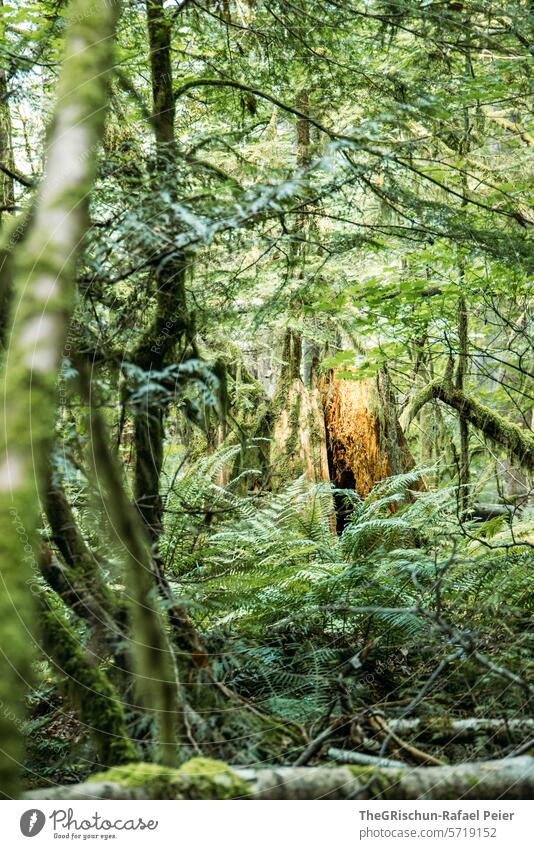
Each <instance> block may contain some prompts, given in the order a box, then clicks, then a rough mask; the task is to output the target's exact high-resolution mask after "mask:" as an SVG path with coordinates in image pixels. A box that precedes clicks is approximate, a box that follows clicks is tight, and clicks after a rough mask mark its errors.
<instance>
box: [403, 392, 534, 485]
mask: <svg viewBox="0 0 534 849" xmlns="http://www.w3.org/2000/svg"><path fill="white" fill-rule="evenodd" d="M432 400H438V401H442V402H443V403H444V404H447V405H448V406H449V407H452V408H453V409H454V410H458V412H459V413H460V414H461V415H462V416H463V418H464V419H465V420H466V421H468V422H469V423H470V424H472V425H473V427H476V428H477V430H479V431H480V432H481V433H482V434H483V435H484V436H485V437H486V439H488V440H489V441H490V442H493V443H495V444H496V445H500V446H501V447H502V448H504V449H505V450H506V451H507V452H508V453H509V454H510V456H512V457H514V458H515V459H516V460H518V461H519V462H520V463H522V464H523V465H524V466H526V467H527V468H529V469H534V436H533V435H532V434H531V433H529V432H528V431H526V430H523V429H522V428H520V427H519V425H516V424H514V423H513V422H510V421H508V419H506V418H505V417H504V416H501V415H499V413H495V412H494V411H493V410H490V408H489V407H486V405H485V404H482V403H481V402H480V401H478V400H477V399H476V398H474V397H473V396H472V395H470V394H468V393H467V392H463V391H462V390H460V389H456V388H455V387H454V386H453V385H452V384H450V383H449V382H448V381H445V380H434V381H433V382H432V383H429V384H428V386H426V387H425V388H424V389H422V390H421V392H419V393H418V394H417V395H416V396H415V398H414V399H413V400H412V403H411V405H410V407H409V409H408V411H407V413H406V414H405V421H406V424H407V425H409V424H410V422H411V421H413V419H414V418H415V416H416V415H417V413H418V412H419V410H421V409H422V407H424V406H425V404H428V402H429V401H432Z"/></svg>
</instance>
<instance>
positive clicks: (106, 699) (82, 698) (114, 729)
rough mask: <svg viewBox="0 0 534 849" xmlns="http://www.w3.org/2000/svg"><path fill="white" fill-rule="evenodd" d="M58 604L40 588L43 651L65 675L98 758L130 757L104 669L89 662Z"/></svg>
mask: <svg viewBox="0 0 534 849" xmlns="http://www.w3.org/2000/svg"><path fill="white" fill-rule="evenodd" d="M62 607H63V606H62V605H61V604H60V603H59V599H57V597H56V596H55V594H53V593H44V592H43V593H42V595H41V596H40V598H39V613H40V621H41V623H42V628H43V637H44V644H45V648H46V651H47V652H48V653H49V654H50V656H51V659H52V661H53V662H54V663H55V665H56V666H57V668H58V669H59V670H60V671H61V673H62V674H63V675H65V677H66V679H67V682H68V688H69V692H70V695H71V700H72V701H73V702H74V703H75V704H76V705H77V706H78V709H79V712H80V716H81V719H82V721H83V722H84V723H85V724H86V725H87V726H88V728H89V730H90V732H91V734H92V735H93V736H94V738H95V742H96V745H97V748H98V752H99V756H100V758H101V759H102V761H103V762H104V763H106V764H120V763H125V762H129V761H134V760H135V759H136V757H137V755H136V752H135V748H134V746H133V743H132V741H131V740H130V739H129V737H128V733H127V731H126V722H125V718H124V711H123V707H122V703H121V701H120V699H119V698H118V696H117V693H116V692H115V689H114V687H113V685H112V684H111V682H110V681H109V679H108V677H107V675H106V674H105V672H104V671H103V670H102V669H100V668H99V667H98V666H94V665H93V664H92V663H91V662H90V660H89V658H88V657H87V655H86V654H85V652H84V650H83V648H82V647H81V645H80V642H79V640H78V636H77V634H76V632H75V630H74V628H73V627H72V625H71V624H70V623H69V622H68V620H67V619H66V618H65V617H64V613H63V609H62Z"/></svg>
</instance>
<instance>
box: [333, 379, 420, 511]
mask: <svg viewBox="0 0 534 849" xmlns="http://www.w3.org/2000/svg"><path fill="white" fill-rule="evenodd" d="M323 403H324V409H325V419H326V430H327V438H328V454H329V462H330V477H331V480H332V483H333V484H334V485H335V486H337V487H339V488H340V489H353V490H356V492H357V493H358V494H359V495H360V496H361V497H362V498H365V497H366V496H367V495H369V493H370V491H371V490H372V488H373V487H374V485H375V484H376V483H378V481H381V480H383V479H384V478H386V477H388V476H389V475H395V474H400V473H402V472H406V471H409V470H410V469H412V468H413V467H414V466H415V460H414V459H413V457H412V455H411V452H410V449H409V448H408V444H407V442H406V439H405V437H404V433H403V431H402V429H401V427H400V425H399V422H398V419H397V413H396V409H395V404H394V398H393V395H392V391H391V388H390V385H389V378H388V376H387V372H385V373H382V374H380V375H379V376H378V377H377V378H371V379H368V380H345V379H343V378H338V377H337V376H336V374H335V373H334V372H332V373H331V374H330V377H329V379H328V381H325V383H324V386H323Z"/></svg>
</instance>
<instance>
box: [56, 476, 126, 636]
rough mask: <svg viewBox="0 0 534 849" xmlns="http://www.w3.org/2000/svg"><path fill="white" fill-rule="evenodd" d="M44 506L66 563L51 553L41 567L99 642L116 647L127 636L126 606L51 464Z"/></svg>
mask: <svg viewBox="0 0 534 849" xmlns="http://www.w3.org/2000/svg"><path fill="white" fill-rule="evenodd" d="M44 506H45V511H46V516H47V519H48V522H49V524H50V530H51V536H52V541H53V542H54V544H55V545H56V546H57V548H58V550H59V552H60V554H61V556H62V559H63V562H64V564H65V565H64V567H63V568H62V567H61V564H57V565H56V564H54V563H52V560H51V554H50V553H49V555H48V556H46V557H45V558H44V559H42V560H41V563H42V567H41V569H43V566H44V569H45V572H46V573H47V575H48V577H49V578H50V581H49V583H50V585H51V586H52V588H53V589H54V590H56V592H58V593H59V595H61V597H62V598H63V600H64V601H65V603H66V604H68V606H69V607H70V608H71V610H72V611H73V612H74V613H75V614H76V615H77V616H79V617H81V618H82V619H85V620H86V621H87V622H88V623H89V624H90V625H91V627H92V628H93V629H94V631H95V632H96V635H97V636H98V639H99V643H100V644H101V645H102V646H104V645H106V644H107V645H108V647H112V646H113V643H114V641H116V640H117V639H118V638H120V637H121V636H124V628H125V626H126V624H127V615H126V608H125V606H124V604H123V603H122V601H121V600H119V599H117V597H116V596H115V595H114V594H113V593H112V591H111V590H110V589H109V587H108V586H107V585H106V583H105V581H104V578H103V575H102V569H101V564H100V563H99V562H98V560H97V558H96V557H95V555H94V554H93V552H92V551H91V550H90V549H89V547H88V545H87V543H86V542H85V540H84V538H83V536H82V533H81V531H80V529H79V527H78V524H77V522H76V519H75V517H74V514H73V512H72V509H71V506H70V504H69V502H68V500H67V496H66V494H65V490H64V489H63V486H62V483H61V482H60V480H59V478H58V475H57V473H55V472H54V471H52V468H51V467H49V470H48V476H47V480H46V482H45V487H44ZM45 577H46V575H45Z"/></svg>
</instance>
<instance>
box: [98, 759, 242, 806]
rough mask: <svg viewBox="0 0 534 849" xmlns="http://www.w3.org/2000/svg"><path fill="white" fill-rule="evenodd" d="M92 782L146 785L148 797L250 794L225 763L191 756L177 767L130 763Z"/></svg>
mask: <svg viewBox="0 0 534 849" xmlns="http://www.w3.org/2000/svg"><path fill="white" fill-rule="evenodd" d="M90 780H91V781H95V782H109V783H113V784H122V785H125V786H127V787H145V788H146V794H147V797H148V798H151V799H237V798H240V797H243V796H247V795H250V787H249V786H248V784H247V783H246V782H245V781H243V780H242V779H241V778H239V776H237V775H236V774H235V772H234V771H233V770H232V769H230V767H229V766H228V764H226V763H224V762H223V761H215V760H212V759H211V758H202V757H199V758H193V759H192V760H190V761H187V763H185V764H183V765H182V766H181V767H180V768H179V769H165V767H161V766H158V765H156V764H149V763H133V764H125V765H124V766H119V767H114V768H112V769H109V770H107V772H102V773H97V774H96V775H93V776H92V777H91V779H90Z"/></svg>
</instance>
